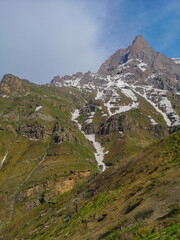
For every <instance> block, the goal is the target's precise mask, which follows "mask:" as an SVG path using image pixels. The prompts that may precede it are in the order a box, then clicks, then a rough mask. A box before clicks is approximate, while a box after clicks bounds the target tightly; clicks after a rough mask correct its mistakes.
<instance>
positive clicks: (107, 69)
mask: <svg viewBox="0 0 180 240" xmlns="http://www.w3.org/2000/svg"><path fill="white" fill-rule="evenodd" d="M128 61H129V62H131V64H130V65H131V67H133V66H134V67H135V65H137V64H136V63H138V62H141V63H143V64H147V65H148V68H150V69H151V71H157V70H163V71H164V70H166V71H168V72H170V73H171V74H175V75H176V76H175V77H177V73H178V75H179V74H180V68H179V65H178V64H175V62H174V61H173V60H172V59H171V58H169V57H166V56H164V55H163V54H161V53H159V52H157V51H155V50H154V49H153V48H152V47H151V46H150V45H149V43H148V42H147V41H146V40H144V38H143V36H142V35H137V36H136V38H135V39H134V41H133V42H132V44H131V45H130V46H129V47H127V48H125V49H119V50H118V51H116V52H115V53H114V54H113V55H112V56H110V57H109V58H108V60H106V61H105V62H104V63H103V64H102V65H101V67H100V69H99V71H98V74H103V75H104V74H105V75H109V74H114V73H116V72H117V70H118V68H119V66H120V65H122V64H125V63H128ZM135 62H136V63H135ZM132 65H133V66H132Z"/></svg>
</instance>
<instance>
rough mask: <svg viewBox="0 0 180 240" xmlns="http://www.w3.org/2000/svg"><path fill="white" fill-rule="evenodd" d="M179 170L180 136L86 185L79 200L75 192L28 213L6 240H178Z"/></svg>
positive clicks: (11, 228)
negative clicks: (76, 204) (76, 205)
mask: <svg viewBox="0 0 180 240" xmlns="http://www.w3.org/2000/svg"><path fill="white" fill-rule="evenodd" d="M179 167H180V132H176V133H175V134H173V135H172V136H170V137H168V138H167V139H165V140H162V141H160V142H159V143H157V144H154V145H152V146H150V147H148V148H147V149H146V150H144V151H142V152H141V153H139V154H138V155H137V156H136V157H134V158H129V159H128V160H127V161H126V162H123V163H120V164H119V165H116V166H115V167H113V168H109V169H108V170H107V171H106V172H104V173H103V174H101V175H98V176H96V177H95V178H94V179H93V180H91V181H90V182H84V184H82V185H81V186H80V187H79V189H80V191H79V195H77V196H75V193H76V192H77V191H78V189H77V188H76V189H73V190H72V191H69V192H67V193H65V194H63V195H61V196H59V197H57V198H56V200H55V201H54V203H53V204H52V203H46V204H43V205H41V206H40V207H38V208H36V209H34V210H33V211H32V212H30V213H27V214H26V215H25V216H23V217H21V218H19V219H17V221H16V222H14V223H11V224H9V225H7V226H6V227H5V228H4V229H3V231H2V234H3V236H6V238H5V239H13V238H15V237H16V238H17V239H93V240H94V239H123V240H125V239H137V240H138V239H174V240H175V239H178V238H179V236H180V233H179V230H180V226H179V223H178V222H179V221H180V217H179V194H180V192H179V191H180V189H179V186H180V184H179V183H180V177H179V176H180V168H179ZM89 184H90V186H89V187H88V186H87V185H89ZM82 193H84V194H85V197H84V198H81V196H82ZM75 198H77V199H78V207H79V210H78V212H77V213H75V206H74V203H73V200H74V199H75ZM70 212H71V213H72V218H71V221H70V222H69V223H67V222H66V219H67V217H68V214H69V213H70Z"/></svg>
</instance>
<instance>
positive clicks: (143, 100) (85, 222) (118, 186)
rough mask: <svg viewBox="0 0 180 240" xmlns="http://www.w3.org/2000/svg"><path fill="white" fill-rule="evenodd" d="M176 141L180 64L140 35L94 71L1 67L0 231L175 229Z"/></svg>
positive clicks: (134, 232) (147, 234)
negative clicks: (42, 77) (22, 72)
mask: <svg viewBox="0 0 180 240" xmlns="http://www.w3.org/2000/svg"><path fill="white" fill-rule="evenodd" d="M179 146H180V65H179V64H178V63H177V61H175V60H174V59H171V58H168V57H166V56H164V55H162V54H161V53H158V52H156V51H155V50H154V49H152V48H151V46H150V45H149V44H148V43H147V42H146V41H145V40H144V39H143V37H142V36H141V35H138V36H137V37H136V38H135V40H134V41H133V42H132V44H131V45H130V46H129V47H127V48H126V49H120V50H118V51H116V52H115V53H114V54H113V55H112V56H110V57H109V58H108V59H107V60H106V61H105V62H104V63H103V64H102V65H101V66H100V69H99V70H98V72H97V73H91V72H90V71H89V72H87V73H84V74H83V73H81V72H78V73H75V74H73V75H72V76H68V75H66V76H62V77H60V76H56V77H54V78H53V80H52V81H51V83H50V84H46V85H42V86H39V85H36V84H33V83H31V82H29V81H28V80H26V79H20V78H18V77H16V76H13V75H11V74H6V75H4V77H3V78H2V80H1V83H0V200H1V205H0V212H1V214H0V229H1V230H0V232H1V233H0V237H1V238H3V239H123V240H124V239H161V237H164V238H163V239H169V237H172V235H173V236H174V238H173V239H178V237H179V235H178V234H179V233H178V232H179V229H180V226H179V224H178V221H179V201H178V196H179V163H180V161H179V160H180V155H179V153H180V149H179ZM69 214H71V215H69ZM153 237H154V238H153ZM158 237H159V238H158Z"/></svg>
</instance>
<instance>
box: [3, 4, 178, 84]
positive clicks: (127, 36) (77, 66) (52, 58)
mask: <svg viewBox="0 0 180 240" xmlns="http://www.w3.org/2000/svg"><path fill="white" fill-rule="evenodd" d="M0 33H1V35H0V36H1V37H0V46H1V49H0V78H2V77H3V75H4V74H5V73H12V74H14V75H16V76H19V77H20V78H26V79H28V80H30V81H32V82H36V83H38V84H43V83H49V82H50V81H51V79H52V78H53V76H55V75H57V74H59V75H65V74H69V75H70V74H72V73H75V72H78V71H82V72H86V71H88V70H91V71H92V72H96V71H97V70H98V69H99V67H100V65H101V64H102V63H103V62H104V61H105V60H106V59H107V58H108V57H109V56H110V55H112V54H113V53H114V52H115V51H116V50H117V49H119V48H125V47H127V46H128V45H129V44H130V43H131V42H132V41H133V39H134V38H135V36H136V35H137V34H142V35H143V37H144V39H145V40H147V41H148V42H149V44H150V45H151V46H152V47H153V48H154V49H155V50H157V51H159V52H161V53H163V54H164V55H166V56H169V57H180V1H179V0H111V1H110V0H0Z"/></svg>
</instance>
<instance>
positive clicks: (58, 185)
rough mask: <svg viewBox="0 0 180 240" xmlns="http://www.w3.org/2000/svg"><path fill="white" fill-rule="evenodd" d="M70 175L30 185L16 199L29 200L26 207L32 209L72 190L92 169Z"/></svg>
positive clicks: (73, 172)
mask: <svg viewBox="0 0 180 240" xmlns="http://www.w3.org/2000/svg"><path fill="white" fill-rule="evenodd" d="M71 173H72V175H71V176H70V177H64V178H59V179H55V180H48V181H46V182H43V183H41V184H37V185H35V186H32V187H29V188H28V189H26V190H23V191H22V192H19V193H18V194H17V195H16V199H15V201H16V202H17V201H21V202H22V201H27V203H26V204H25V206H24V209H27V210H32V209H33V208H35V207H37V206H39V205H40V204H43V203H45V202H47V201H51V200H53V198H54V197H55V196H57V195H61V194H63V193H65V192H67V191H70V190H71V189H72V188H73V187H75V185H77V184H78V183H80V182H81V181H82V180H83V179H84V178H86V177H88V176H90V174H91V171H71Z"/></svg>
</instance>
